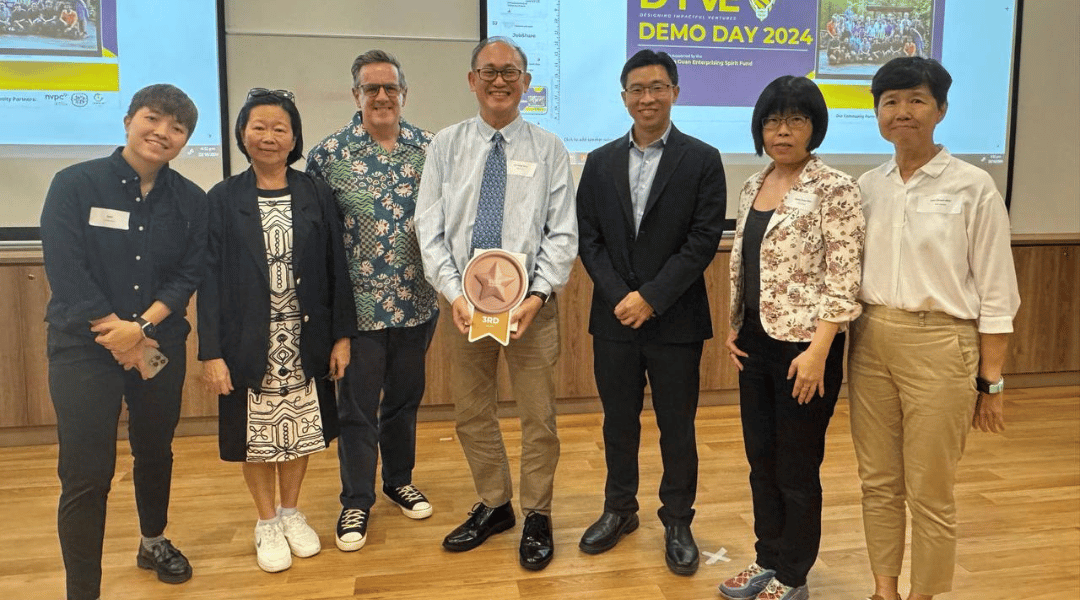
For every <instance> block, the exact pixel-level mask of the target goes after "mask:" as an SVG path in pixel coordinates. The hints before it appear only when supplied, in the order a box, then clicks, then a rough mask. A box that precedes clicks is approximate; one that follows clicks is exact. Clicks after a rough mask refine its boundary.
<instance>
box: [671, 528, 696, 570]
mask: <svg viewBox="0 0 1080 600" xmlns="http://www.w3.org/2000/svg"><path fill="white" fill-rule="evenodd" d="M664 545H665V546H666V551H665V553H664V558H665V559H666V560H667V566H668V568H669V569H671V572H672V573H675V574H676V575H693V574H694V573H696V572H697V568H698V549H697V544H695V543H694V536H693V534H691V533H690V526H689V525H668V526H667V527H664Z"/></svg>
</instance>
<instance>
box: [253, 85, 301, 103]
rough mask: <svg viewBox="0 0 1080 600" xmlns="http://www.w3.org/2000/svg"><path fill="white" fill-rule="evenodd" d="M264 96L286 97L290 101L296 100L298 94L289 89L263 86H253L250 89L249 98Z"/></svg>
mask: <svg viewBox="0 0 1080 600" xmlns="http://www.w3.org/2000/svg"><path fill="white" fill-rule="evenodd" d="M263 96H277V97H278V98H284V99H286V100H288V101H289V102H295V101H296V94H294V93H292V92H290V91H289V90H270V89H267V88H261V87H257V88H251V89H250V90H248V95H247V99H248V100H251V99H252V98H261V97H263Z"/></svg>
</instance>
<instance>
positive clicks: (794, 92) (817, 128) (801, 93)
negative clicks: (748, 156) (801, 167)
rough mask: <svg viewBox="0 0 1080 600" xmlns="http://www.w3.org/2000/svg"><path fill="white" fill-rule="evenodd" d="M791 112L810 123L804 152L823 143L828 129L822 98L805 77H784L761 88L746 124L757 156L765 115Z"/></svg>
mask: <svg viewBox="0 0 1080 600" xmlns="http://www.w3.org/2000/svg"><path fill="white" fill-rule="evenodd" d="M788 112H793V113H798V114H800V115H803V116H804V117H807V118H809V119H810V124H811V125H812V126H813V128H814V130H813V132H811V134H810V141H809V142H807V144H806V149H807V150H810V151H812V150H814V148H817V147H818V146H820V145H821V142H823V141H825V132H826V131H828V129H829V107H828V105H826V104H825V96H823V95H822V94H821V90H820V89H818V86H817V84H815V83H814V82H813V81H811V80H809V79H807V78H806V77H796V76H794V75H784V76H782V77H777V78H776V79H774V80H773V81H772V83H770V84H769V85H767V86H765V89H764V90H762V91H761V95H760V96H758V99H757V104H755V105H754V116H753V117H752V118H751V121H750V132H751V133H752V134H753V136H754V150H756V151H757V155H758V156H761V154H762V152H764V150H765V140H764V137H763V134H762V129H763V125H762V121H764V120H765V119H766V118H768V117H769V115H775V114H779V115H782V114H784V113H788Z"/></svg>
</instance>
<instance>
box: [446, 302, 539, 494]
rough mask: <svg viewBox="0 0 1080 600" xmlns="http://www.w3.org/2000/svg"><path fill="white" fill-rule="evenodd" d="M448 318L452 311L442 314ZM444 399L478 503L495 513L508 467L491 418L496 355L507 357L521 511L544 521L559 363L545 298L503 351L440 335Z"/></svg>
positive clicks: (487, 342) (509, 489)
mask: <svg viewBox="0 0 1080 600" xmlns="http://www.w3.org/2000/svg"><path fill="white" fill-rule="evenodd" d="M443 314H445V315H451V314H452V311H451V310H446V311H444V312H443ZM447 333H449V334H450V335H448V336H447V338H448V344H449V346H450V352H451V354H450V361H451V363H450V394H451V399H452V400H453V402H454V411H455V415H456V419H457V434H458V439H459V440H460V442H461V448H462V450H464V452H465V458H466V460H467V461H468V462H469V469H470V470H471V471H472V476H473V483H474V484H475V486H476V493H477V495H478V496H480V500H481V502H483V503H484V504H485V505H487V506H491V507H495V506H502V505H503V504H506V503H507V502H509V501H510V499H511V498H512V497H513V495H514V494H513V481H512V480H511V478H510V461H509V458H508V457H507V455H506V446H505V445H504V444H503V437H502V431H501V430H500V429H499V417H498V414H497V412H496V408H497V402H498V397H497V396H498V389H497V385H496V373H497V369H498V360H499V352H500V351H501V352H502V353H503V355H504V356H505V357H506V362H507V366H508V367H509V371H510V386H511V393H512V394H513V398H514V402H515V403H516V404H517V409H518V415H519V418H520V419H521V509H522V511H523V514H528V513H529V512H530V511H536V512H539V513H543V514H551V495H552V488H553V486H554V481H555V467H556V465H558V464H559V435H558V432H557V431H556V429H555V362H556V361H557V360H558V358H559V312H558V306H557V303H556V302H555V298H554V297H552V298H551V301H549V302H548V303H547V304H546V305H545V306H544V307H543V308H542V309H540V312H539V313H538V314H537V315H536V318H535V319H533V322H532V323H530V324H529V328H528V329H527V330H526V331H525V335H523V336H522V337H521V339H518V340H510V344H509V345H508V346H506V347H503V346H502V345H501V344H499V343H498V342H496V341H495V340H493V339H491V338H484V339H482V340H478V341H476V342H471V343H470V342H469V340H468V338H467V337H466V336H464V335H461V333H459V332H458V331H457V329H452V328H447Z"/></svg>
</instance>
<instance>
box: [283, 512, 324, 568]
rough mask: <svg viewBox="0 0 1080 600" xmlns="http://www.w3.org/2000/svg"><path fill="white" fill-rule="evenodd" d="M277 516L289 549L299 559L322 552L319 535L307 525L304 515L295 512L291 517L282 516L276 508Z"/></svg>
mask: <svg viewBox="0 0 1080 600" xmlns="http://www.w3.org/2000/svg"><path fill="white" fill-rule="evenodd" d="M278 516H280V517H281V528H282V530H284V532H285V541H287V542H289V549H290V550H292V553H293V554H295V555H296V556H299V557H300V558H307V557H309V556H315V555H316V554H318V553H319V551H320V550H322V544H321V543H320V542H319V534H317V533H315V530H314V529H312V528H311V526H310V525H308V523H307V517H305V516H304V513H302V512H300V511H296V512H294V513H293V514H291V515H282V514H281V509H280V508H278Z"/></svg>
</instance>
